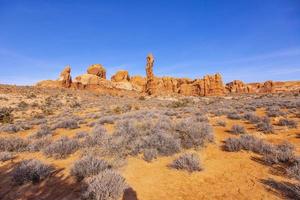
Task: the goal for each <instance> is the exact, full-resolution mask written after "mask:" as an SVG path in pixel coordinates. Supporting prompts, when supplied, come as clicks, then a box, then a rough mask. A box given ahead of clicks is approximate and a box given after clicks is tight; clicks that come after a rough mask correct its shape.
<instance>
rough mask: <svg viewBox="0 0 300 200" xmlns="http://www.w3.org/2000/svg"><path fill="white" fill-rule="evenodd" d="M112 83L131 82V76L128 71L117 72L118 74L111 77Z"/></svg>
mask: <svg viewBox="0 0 300 200" xmlns="http://www.w3.org/2000/svg"><path fill="white" fill-rule="evenodd" d="M111 81H113V82H124V81H125V82H126V81H130V76H129V73H128V71H125V70H119V71H117V73H116V74H115V75H113V76H112V77H111Z"/></svg>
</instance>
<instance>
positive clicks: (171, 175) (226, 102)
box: [0, 86, 300, 200]
mask: <svg viewBox="0 0 300 200" xmlns="http://www.w3.org/2000/svg"><path fill="white" fill-rule="evenodd" d="M0 105H1V106H0V107H2V108H8V107H11V108H12V111H11V115H12V118H13V121H9V122H7V121H5V122H4V121H3V122H2V125H1V128H0V150H1V151H5V152H7V151H8V152H10V153H11V154H13V157H12V158H11V159H8V160H6V161H2V162H1V161H0V199H3V200H10V199H11V200H14V199H36V200H37V199H39V200H40V199H49V200H50V199H51V200H52V199H66V200H69V199H70V200H71V199H72V200H73V199H80V198H81V196H82V193H83V192H84V190H85V189H84V188H85V187H84V184H85V181H86V179H88V177H86V178H85V179H84V180H82V181H80V182H78V181H77V180H76V179H75V177H74V176H72V174H71V173H70V171H71V168H72V167H73V164H74V162H75V161H77V160H79V159H80V158H81V157H83V156H84V155H87V154H88V155H93V156H95V157H97V158H101V159H104V160H106V161H107V162H109V163H111V165H112V168H113V170H115V171H117V172H118V173H119V174H120V175H121V176H122V177H124V178H125V180H126V183H127V185H128V187H127V188H126V189H125V191H124V193H123V194H122V195H121V196H119V199H141V200H156V199H157V200H161V199H172V200H189V199H195V200H196V199H197V200H198V199H268V200H269V199H286V198H288V199H299V198H300V189H299V186H298V185H299V181H298V179H297V177H296V178H295V177H293V176H291V175H290V174H288V173H287V169H288V168H289V167H290V166H291V165H294V162H297V156H299V154H300V128H299V126H300V125H299V122H300V96H299V95H294V94H274V95H270V94H268V95H263V94H262V95H251V96H249V95H242V96H234V97H141V96H135V95H126V94H122V95H118V96H110V95H105V94H94V93H92V92H88V91H73V90H50V89H49V90H47V89H40V88H34V87H13V86H1V88H0ZM249 112H251V113H252V114H254V115H256V116H257V117H260V118H262V117H264V116H267V115H269V119H270V123H271V125H272V127H273V129H274V130H273V133H264V132H263V131H261V130H259V129H258V128H257V126H256V123H251V122H249V120H246V119H245V118H244V117H243V116H244V115H245V114H247V113H249ZM272 112H273V113H272ZM230 113H231V114H232V113H234V114H235V115H237V116H238V117H233V118H237V119H232V117H230ZM274 113H275V114H274ZM165 118H167V119H168V120H170V121H171V122H170V123H179V124H180V121H182V120H191V119H192V118H195V119H198V122H197V120H196V121H195V122H194V123H205V124H207V125H209V126H210V127H211V129H212V133H213V135H214V140H213V141H209V142H207V141H206V142H205V144H203V145H194V146H192V147H190V148H184V147H183V146H181V148H180V150H179V151H176V152H172V153H170V155H163V154H160V153H158V156H157V158H155V159H153V160H152V161H151V162H147V161H145V160H144V159H143V149H140V150H139V151H138V152H137V153H132V149H130V148H131V147H132V145H135V143H134V144H131V143H130V142H131V141H130V140H128V141H127V142H128V143H130V144H129V145H128V146H127V147H126V148H123V146H120V147H119V146H118V149H116V150H115V151H114V152H108V153H107V151H106V147H107V146H106V145H107V144H106V145H104V144H102V143H101V144H97V145H86V143H85V137H87V136H86V135H85V136H84V137H83V138H79V137H77V136H76V134H78V133H80V132H83V133H86V134H87V135H91V134H93V131H94V132H95V129H96V127H97V126H101V127H103V128H104V129H105V130H106V132H107V135H108V136H109V137H110V138H112V140H114V134H116V132H117V131H116V130H119V129H118V126H119V125H118V123H119V122H120V121H122V120H123V121H124V120H127V119H129V120H131V121H130V123H135V122H136V123H137V124H143V123H145V124H144V126H145V127H146V129H147V127H148V128H149V127H150V129H151V127H153V126H154V125H151V124H150V125H149V124H147V123H148V122H149V123H150V122H151V123H152V122H153V123H158V122H159V121H160V120H162V121H163V120H165ZM283 118H284V119H288V120H292V121H294V123H295V124H298V126H296V127H289V126H284V125H281V124H280V123H279V121H280V119H283ZM64 120H73V121H75V122H76V124H77V125H78V126H76V127H71V128H70V127H68V126H67V125H66V127H64V128H61V127H57V124H58V123H59V122H62V121H64ZM167 122H168V121H167ZM220 122H224V123H225V124H224V125H222V126H221V125H220V124H219V123H220ZM24 124H25V125H26V126H25V125H24ZM8 125H11V126H12V125H13V126H16V127H17V128H11V127H10V128H8ZM43 125H47V126H49V127H50V129H51V134H50V137H49V138H50V142H49V143H47V145H46V146H43V147H41V148H40V149H39V150H30V149H28V148H29V146H30V145H31V144H33V143H35V142H36V141H37V140H39V139H41V138H34V137H32V135H34V134H35V133H36V132H37V131H39V130H40V129H41V127H42V126H43ZM233 125H241V126H243V127H244V128H245V132H246V133H242V134H233V133H232V131H230V130H231V127H232V126H233ZM172 126H173V125H172ZM18 127H19V128H18ZM137 127H139V126H137ZM174 127H176V125H174ZM187 128H189V126H187ZM11 129H16V130H11ZM168 130H169V129H168ZM138 131H139V130H138ZM141 132H143V133H144V132H145V133H146V130H145V129H143V128H141ZM147 134H148V133H147ZM170 134H172V133H170ZM243 134H249V135H253V136H255V137H256V138H259V139H262V140H263V141H264V142H266V143H270V144H272V145H277V144H280V143H282V142H289V143H290V144H292V145H293V146H294V150H293V154H294V156H295V158H294V159H295V161H293V162H292V163H291V162H290V161H289V162H278V163H273V164H270V163H268V162H266V161H265V160H264V155H262V154H259V153H255V152H253V151H247V150H245V149H242V150H240V151H236V152H230V151H227V150H226V148H225V147H224V141H225V140H226V139H228V138H239V137H241V135H243ZM61 136H66V137H68V138H70V139H73V140H76V142H77V143H78V144H79V146H78V148H76V149H75V150H73V151H72V152H71V153H68V154H67V155H66V156H64V157H63V158H57V157H55V156H52V155H49V154H47V153H45V151H44V149H45V148H47V146H49V145H51V144H52V143H51V142H53V141H56V140H59V138H61ZM122 137H123V136H122ZM141 137H142V136H141ZM174 137H175V136H174ZM3 138H6V139H7V138H8V139H9V138H21V139H23V140H24V141H26V142H27V143H26V144H27V145H28V146H26V148H25V149H22V150H20V149H18V147H14V148H15V149H14V148H9V149H6V147H5V144H3V142H2V143H1V140H3ZM145 138H148V137H144V136H143V140H141V141H144V140H146V139H145ZM175 138H176V137H175ZM112 144H115V143H114V141H112ZM1 145H2V146H1ZM118 145H120V144H119V143H118ZM153 145H154V147H153V148H156V146H155V145H156V144H153ZM132 148H133V147H132ZM134 148H136V146H134ZM157 148H158V147H157ZM158 149H159V148H158ZM127 151H128V152H127ZM158 152H159V150H158ZM184 153H195V154H197V155H198V156H199V158H200V162H201V166H202V168H203V169H202V170H201V171H195V172H189V171H186V170H178V169H174V168H171V167H169V164H170V163H172V161H173V160H174V159H176V158H178V157H179V156H180V155H182V154H184ZM27 159H37V160H40V161H42V162H43V163H46V164H49V165H51V166H53V167H54V169H55V170H53V171H52V172H51V174H50V175H49V176H47V177H45V178H43V179H42V180H40V181H39V182H37V183H32V182H25V183H23V184H21V185H20V184H16V183H14V182H13V181H12V176H13V175H12V174H13V173H14V170H15V169H16V167H17V166H18V165H19V164H20V163H21V162H22V161H24V160H27ZM299 162H300V161H299ZM297 187H298V188H297Z"/></svg>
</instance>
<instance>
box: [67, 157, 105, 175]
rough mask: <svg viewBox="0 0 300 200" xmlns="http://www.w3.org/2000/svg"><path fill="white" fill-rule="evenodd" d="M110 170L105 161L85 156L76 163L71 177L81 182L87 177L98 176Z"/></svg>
mask: <svg viewBox="0 0 300 200" xmlns="http://www.w3.org/2000/svg"><path fill="white" fill-rule="evenodd" d="M109 168H111V166H110V165H109V164H108V163H107V162H106V161H105V160H100V159H97V158H94V157H92V156H85V157H83V158H81V159H80V160H77V161H76V162H75V163H74V165H73V166H72V168H71V175H72V176H74V177H76V179H77V181H81V180H82V179H84V178H85V177H90V176H94V175H97V174H99V173H100V172H102V171H104V170H106V169H109Z"/></svg>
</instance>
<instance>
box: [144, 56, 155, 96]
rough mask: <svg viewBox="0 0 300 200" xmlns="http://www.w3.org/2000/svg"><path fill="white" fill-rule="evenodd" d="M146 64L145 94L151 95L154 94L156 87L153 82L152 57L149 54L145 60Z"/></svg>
mask: <svg viewBox="0 0 300 200" xmlns="http://www.w3.org/2000/svg"><path fill="white" fill-rule="evenodd" d="M146 61H147V64H146V76H147V82H146V93H148V94H150V95H151V94H153V93H155V89H156V87H157V84H155V82H154V73H153V64H154V57H153V55H152V54H151V53H149V54H148V55H147V58H146Z"/></svg>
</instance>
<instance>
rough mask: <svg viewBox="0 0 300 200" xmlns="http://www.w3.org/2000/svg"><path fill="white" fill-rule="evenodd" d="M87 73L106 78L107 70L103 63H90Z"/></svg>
mask: <svg viewBox="0 0 300 200" xmlns="http://www.w3.org/2000/svg"><path fill="white" fill-rule="evenodd" d="M87 73H88V74H92V75H96V76H98V77H100V78H103V79H106V70H105V68H104V67H103V66H102V65H101V64H94V65H90V66H89V68H88V69H87Z"/></svg>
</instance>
